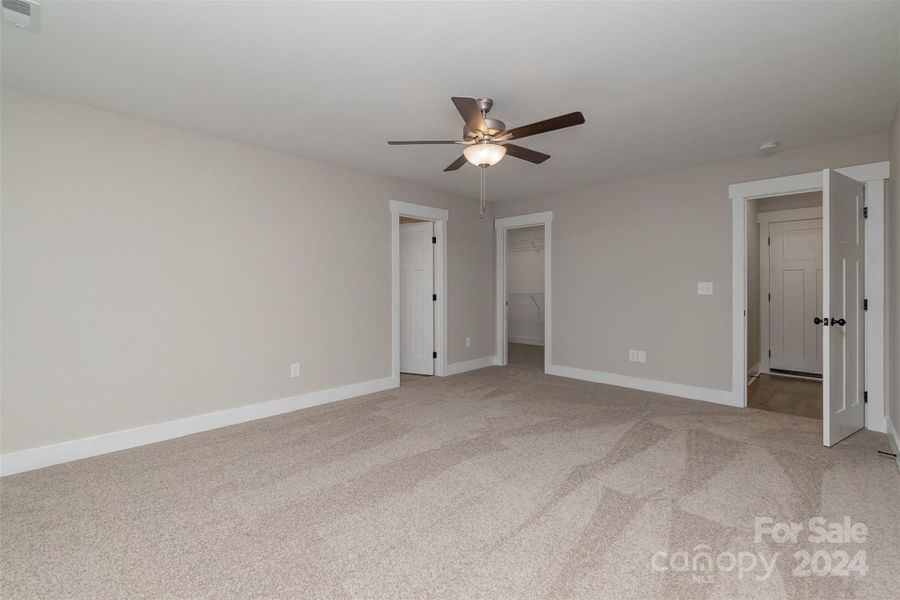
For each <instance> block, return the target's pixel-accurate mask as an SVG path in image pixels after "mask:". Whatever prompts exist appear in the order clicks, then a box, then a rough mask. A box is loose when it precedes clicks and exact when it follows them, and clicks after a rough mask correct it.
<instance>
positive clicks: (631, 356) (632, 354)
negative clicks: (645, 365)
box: [628, 350, 638, 362]
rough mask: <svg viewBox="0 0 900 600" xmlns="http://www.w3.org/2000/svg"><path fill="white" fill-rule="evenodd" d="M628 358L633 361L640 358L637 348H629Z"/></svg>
mask: <svg viewBox="0 0 900 600" xmlns="http://www.w3.org/2000/svg"><path fill="white" fill-rule="evenodd" d="M628 360H629V361H631V362H637V360H638V351H637V350H629V351H628Z"/></svg>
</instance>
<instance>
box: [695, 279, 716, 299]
mask: <svg viewBox="0 0 900 600" xmlns="http://www.w3.org/2000/svg"><path fill="white" fill-rule="evenodd" d="M697 294H698V295H699V296H712V295H713V283H712V281H701V282H699V283H697Z"/></svg>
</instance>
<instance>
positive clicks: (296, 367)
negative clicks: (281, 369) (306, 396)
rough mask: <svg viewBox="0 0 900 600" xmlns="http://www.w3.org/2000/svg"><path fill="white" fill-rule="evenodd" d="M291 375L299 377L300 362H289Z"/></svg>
mask: <svg viewBox="0 0 900 600" xmlns="http://www.w3.org/2000/svg"><path fill="white" fill-rule="evenodd" d="M291 377H300V363H291Z"/></svg>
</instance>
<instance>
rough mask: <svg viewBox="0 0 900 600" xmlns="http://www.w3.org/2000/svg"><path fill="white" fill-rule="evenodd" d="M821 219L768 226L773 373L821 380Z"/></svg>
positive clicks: (770, 339) (771, 363)
mask: <svg viewBox="0 0 900 600" xmlns="http://www.w3.org/2000/svg"><path fill="white" fill-rule="evenodd" d="M822 278H823V269H822V219H806V220H803V221H787V222H781V223H778V222H776V223H771V224H769V349H770V350H771V356H770V358H769V368H770V369H780V370H782V371H794V372H800V373H811V374H816V375H821V374H822V334H823V331H822V328H821V327H819V326H817V325H816V324H815V323H813V319H814V318H815V317H816V316H817V315H821V314H822Z"/></svg>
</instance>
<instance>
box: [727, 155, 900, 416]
mask: <svg viewBox="0 0 900 600" xmlns="http://www.w3.org/2000/svg"><path fill="white" fill-rule="evenodd" d="M835 171H837V172H838V173H842V174H844V175H847V176H848V177H852V178H853V179H856V180H858V181H861V182H863V183H865V185H866V206H867V207H868V208H869V218H868V219H867V220H866V298H868V299H869V310H868V312H867V313H866V388H867V390H868V392H869V402H868V404H867V405H866V428H867V429H871V430H873V431H880V432H884V431H885V430H886V427H887V426H886V418H885V413H884V407H885V402H884V391H885V377H886V373H887V369H886V368H885V367H886V365H885V352H884V315H885V310H884V309H885V301H886V298H885V286H884V281H885V270H884V267H885V265H884V256H885V244H884V239H885V238H884V230H885V220H884V215H885V211H884V207H885V198H886V192H885V190H886V184H887V181H886V180H887V179H888V177H889V174H890V163H889V162H888V161H883V162H878V163H869V164H865V165H859V166H855V167H845V168H841V169H835ZM821 189H822V171H814V172H812V173H803V174H800V175H789V176H787V177H775V178H772V179H761V180H758V181H748V182H745V183H735V184H732V185H729V186H728V197H729V200H730V202H731V241H732V246H731V373H732V375H731V394H732V396H733V397H734V405H735V406H743V407H746V406H747V373H746V371H747V222H746V221H747V213H746V210H747V201H748V200H753V199H756V198H766V197H769V196H784V195H787V194H798V193H803V192H817V191H820V190H821Z"/></svg>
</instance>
